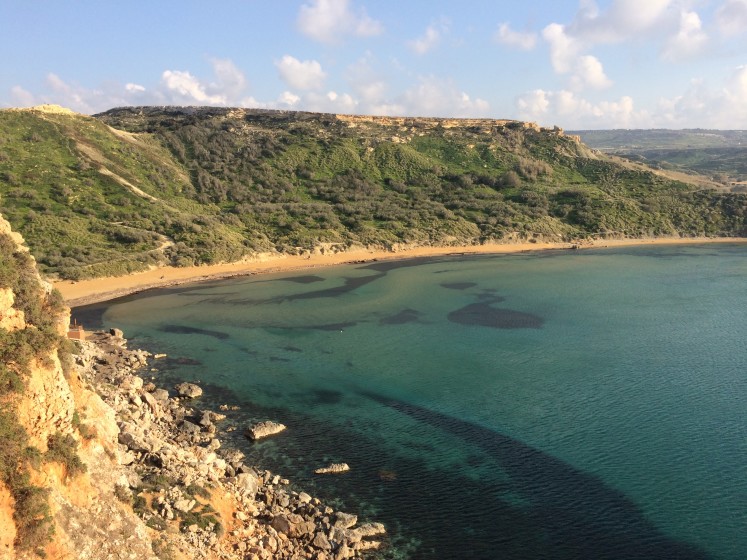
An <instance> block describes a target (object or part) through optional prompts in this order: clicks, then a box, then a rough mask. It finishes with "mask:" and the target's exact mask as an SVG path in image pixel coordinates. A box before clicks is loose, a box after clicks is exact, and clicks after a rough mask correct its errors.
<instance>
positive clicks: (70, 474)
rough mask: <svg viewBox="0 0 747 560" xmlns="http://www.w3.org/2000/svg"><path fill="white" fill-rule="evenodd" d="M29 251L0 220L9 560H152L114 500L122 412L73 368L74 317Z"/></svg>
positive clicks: (4, 535) (3, 538)
mask: <svg viewBox="0 0 747 560" xmlns="http://www.w3.org/2000/svg"><path fill="white" fill-rule="evenodd" d="M21 242H22V240H21V239H20V237H19V236H18V235H16V234H14V233H13V232H12V231H11V229H10V226H9V224H8V222H6V221H5V220H4V219H2V218H1V217H0V246H1V247H2V254H1V255H0V260H2V261H3V262H2V265H3V266H1V267H0V268H1V269H2V270H3V274H2V278H1V279H0V282H2V283H3V284H5V285H4V286H3V285H0V286H1V287H0V339H1V340H0V348H1V350H0V351H1V353H2V363H0V370H2V381H3V384H2V395H1V396H0V417H1V418H2V419H1V420H0V422H1V423H2V428H3V436H4V437H6V438H7V439H6V440H5V441H3V443H2V454H1V455H2V457H1V459H0V460H1V461H2V471H3V472H2V480H0V557H3V558H27V557H36V556H39V555H41V556H44V555H46V557H47V558H59V559H68V558H69V559H80V558H107V557H115V556H116V554H119V553H124V552H126V553H127V554H126V555H125V556H124V557H129V556H132V555H136V556H137V557H138V558H153V557H154V556H153V554H152V552H151V546H150V540H149V538H148V535H147V532H146V530H145V526H144V524H143V523H142V521H141V520H139V519H138V518H137V517H136V516H135V515H134V514H133V512H132V511H131V510H129V511H128V509H127V508H126V507H124V506H123V504H122V503H121V502H120V501H119V500H118V499H117V498H116V497H115V494H114V489H115V483H116V482H117V480H118V478H119V477H120V476H121V475H122V474H123V472H122V469H121V466H120V465H119V462H118V461H117V455H118V447H117V434H118V428H117V424H116V422H115V420H114V414H113V411H112V410H111V409H110V408H109V407H107V406H106V405H105V404H104V403H103V401H102V400H101V398H100V397H98V395H96V394H95V393H94V392H92V391H90V390H89V389H88V388H86V386H85V384H84V383H83V381H82V379H81V377H80V375H79V373H78V372H77V370H76V369H75V368H74V367H73V365H72V356H71V353H70V351H71V349H70V347H69V346H68V343H67V341H66V340H65V338H64V335H65V334H66V332H67V328H68V323H69V312H68V310H67V309H66V308H65V307H64V306H63V305H62V304H61V302H60V300H59V299H58V298H57V297H56V296H55V294H54V293H53V292H52V291H51V286H50V285H49V284H47V283H46V282H44V281H43V280H42V279H41V278H40V277H39V276H38V274H37V273H36V271H35V267H34V261H33V259H32V258H31V257H30V255H29V254H28V250H27V249H26V248H25V246H23V245H22V244H21ZM82 419H86V421H85V422H84V421H83V420H82ZM89 422H90V423H89ZM94 425H95V428H94V427H93V426H94Z"/></svg>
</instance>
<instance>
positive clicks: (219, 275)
mask: <svg viewBox="0 0 747 560" xmlns="http://www.w3.org/2000/svg"><path fill="white" fill-rule="evenodd" d="M704 243H747V238H745V237H685V238H683V237H671V238H670V237H656V238H642V239H597V240H584V241H579V242H562V243H561V242H544V243H539V242H538V243H529V242H524V243H492V244H486V245H466V246H434V247H415V248H409V249H403V250H399V251H387V250H383V249H365V248H359V249H353V250H350V251H342V252H339V253H332V254H326V255H325V254H311V255H277V256H276V255H273V256H265V257H257V258H254V259H247V260H243V261H238V262H234V263H225V264H217V265H203V266H188V267H181V268H177V267H173V266H164V267H159V268H153V269H150V270H146V271H143V272H135V273H132V274H128V275H125V276H113V277H104V278H93V279H89V280H79V281H71V280H59V281H56V282H53V285H54V287H55V288H57V289H58V290H59V291H60V293H61V294H62V296H63V298H64V299H65V302H66V304H67V305H68V306H70V307H79V306H83V305H89V304H92V303H101V302H105V301H109V300H113V299H116V298H119V297H123V296H127V295H130V294H135V293H139V292H143V291H146V290H151V289H154V288H166V287H171V286H178V285H181V284H188V283H194V282H204V281H209V280H220V279H225V278H234V277H240V276H249V275H253V274H269V273H274V272H291V271H298V270H306V269H314V268H320V267H328V266H337V265H341V264H354V263H365V262H372V261H381V260H400V259H415V258H424V257H439V256H446V255H478V254H483V255H487V254H510V253H525V252H534V251H550V250H568V251H570V250H576V249H597V248H612V247H628V246H646V245H700V244H704Z"/></svg>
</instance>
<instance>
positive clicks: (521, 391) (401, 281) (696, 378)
mask: <svg viewBox="0 0 747 560" xmlns="http://www.w3.org/2000/svg"><path fill="white" fill-rule="evenodd" d="M73 316H74V317H76V318H77V319H78V320H79V321H82V322H83V323H84V324H85V325H86V327H87V328H101V327H104V328H110V327H117V328H121V329H123V330H124V332H125V335H126V337H127V338H128V339H129V346H130V347H141V348H146V349H148V350H150V351H151V352H154V353H165V354H167V355H168V357H166V358H163V359H160V360H155V361H153V362H152V364H151V366H149V369H148V370H145V371H144V372H143V376H145V377H147V378H148V379H151V378H153V380H154V382H155V383H156V384H159V385H162V386H164V387H167V388H170V389H173V386H174V385H175V384H176V383H177V382H179V381H190V382H196V383H199V384H200V385H201V386H202V387H203V388H204V389H205V395H204V396H203V397H201V398H200V399H198V401H197V402H196V403H195V404H196V406H200V407H205V408H217V407H218V406H219V405H220V404H228V405H230V406H234V407H238V410H235V411H233V412H229V413H228V414H229V417H228V419H227V420H225V422H224V424H223V429H224V430H225V429H226V428H230V427H234V428H236V430H235V431H227V432H224V433H223V434H222V436H221V438H222V440H223V441H224V445H231V446H234V447H238V448H239V449H241V450H242V451H243V452H244V453H246V455H247V462H248V463H250V464H256V465H258V466H259V467H261V468H264V469H269V470H271V471H272V472H274V473H278V474H281V475H282V476H283V477H287V478H289V479H291V481H292V486H291V488H292V489H295V490H298V491H300V490H304V491H307V492H309V493H311V494H313V495H316V496H318V497H320V498H321V499H323V500H324V501H326V502H328V503H330V504H331V505H332V506H333V507H334V508H336V509H337V510H341V511H346V512H350V513H355V514H357V515H358V516H359V519H360V520H361V521H364V520H370V521H381V522H383V523H384V524H385V525H386V527H387V529H388V536H387V537H386V538H385V541H384V548H383V549H382V550H381V551H380V552H379V553H378V555H377V556H375V557H376V558H390V559H400V558H411V559H423V560H425V559H429V560H431V559H432V560H443V559H446V560H448V559H473V558H474V559H486V560H488V559H490V560H492V559H507V560H512V559H527V560H528V559H532V560H537V559H539V560H542V559H548V560H550V559H553V560H558V559H569V560H570V559H574V560H577V559H594V560H602V559H620V560H622V559H626V560H627V559H682V560H705V559H713V560H716V559H734V560H737V559H745V558H747V245H739V244H703V245H691V246H690V245H687V246H685V245H670V246H667V245H656V246H638V247H626V248H610V249H593V250H580V251H542V252H539V251H538V252H526V253H519V254H505V255H478V256H475V255H460V254H453V255H446V256H443V257H437V258H427V259H413V260H391V261H375V262H369V263H359V264H350V265H343V266H337V267H330V268H317V269H313V270H306V271H300V272H294V273H278V274H262V275H251V276H246V277H242V278H236V279H230V280H222V281H213V282H205V283H198V284H191V285H183V286H178V287H175V288H169V289H160V290H151V291H147V292H143V293H141V294H137V295H133V296H128V297H125V298H121V299H118V300H115V301H111V302H107V303H103V304H96V305H91V306H87V307H81V308H77V309H75V310H74V313H73ZM258 420H274V421H278V422H282V423H284V424H286V425H287V426H288V429H287V430H286V431H285V432H283V433H282V434H280V435H278V436H275V437H272V438H268V439H266V440H261V441H259V442H254V443H253V442H250V441H248V440H247V439H245V438H244V437H243V436H242V432H243V429H244V428H245V427H246V426H248V425H249V424H251V423H252V422H255V421H258ZM338 462H345V463H348V464H349V465H350V471H349V472H347V473H344V474H340V475H327V476H320V475H315V474H314V470H315V469H316V468H319V467H322V466H326V465H328V464H330V463H338Z"/></svg>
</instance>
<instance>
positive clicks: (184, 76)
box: [161, 70, 227, 105]
mask: <svg viewBox="0 0 747 560" xmlns="http://www.w3.org/2000/svg"><path fill="white" fill-rule="evenodd" d="M161 83H162V84H163V86H164V87H165V88H166V91H167V93H168V94H169V95H171V96H172V98H173V99H175V100H177V101H178V102H180V103H194V102H197V103H204V104H207V105H225V104H226V101H227V99H226V97H225V96H224V95H217V94H216V95H211V94H209V93H208V92H207V87H206V86H205V84H202V83H201V82H200V80H199V79H197V78H196V77H195V76H193V75H192V74H190V73H189V72H185V71H182V70H165V71H164V72H163V74H161Z"/></svg>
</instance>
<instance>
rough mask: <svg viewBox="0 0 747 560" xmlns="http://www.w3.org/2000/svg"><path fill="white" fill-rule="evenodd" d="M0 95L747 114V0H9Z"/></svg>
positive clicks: (644, 124) (19, 100) (69, 101)
mask: <svg viewBox="0 0 747 560" xmlns="http://www.w3.org/2000/svg"><path fill="white" fill-rule="evenodd" d="M0 54H1V55H2V57H1V58H0V60H2V62H0V107H27V106H32V105H38V104H42V103H55V104H58V105H62V106H64V107H68V108H70V109H73V110H75V111H78V112H81V113H86V114H95V113H97V112H102V111H105V110H107V109H110V108H113V107H119V106H124V105H217V106H230V107H257V108H269V109H287V110H304V111H322V112H331V113H348V114H372V115H391V116H427V117H485V118H495V119H519V120H526V121H533V122H537V123H538V124H540V125H542V126H547V127H551V126H560V127H562V128H565V129H567V130H578V129H610V128H673V129H679V128H712V129H747V0H523V1H522V0H460V1H456V0H451V1H447V0H427V1H426V0H398V1H395V0H213V1H207V0H202V1H197V0H148V1H146V0H127V1H114V0H80V1H76V0H67V1H62V0H0Z"/></svg>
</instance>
